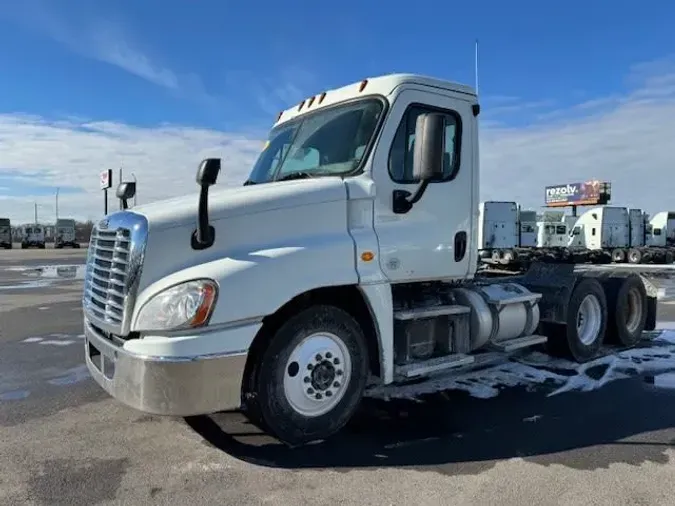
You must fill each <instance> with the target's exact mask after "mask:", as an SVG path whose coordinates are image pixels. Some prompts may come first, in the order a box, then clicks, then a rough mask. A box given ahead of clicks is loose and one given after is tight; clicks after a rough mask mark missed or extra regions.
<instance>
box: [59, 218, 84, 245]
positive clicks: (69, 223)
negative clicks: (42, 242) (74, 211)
mask: <svg viewBox="0 0 675 506" xmlns="http://www.w3.org/2000/svg"><path fill="white" fill-rule="evenodd" d="M66 246H70V247H71V248H79V247H80V243H79V242H77V240H76V238H75V220H72V219H58V220H56V227H55V229H54V248H56V249H61V248H64V247H66Z"/></svg>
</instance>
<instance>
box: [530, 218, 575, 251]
mask: <svg viewBox="0 0 675 506" xmlns="http://www.w3.org/2000/svg"><path fill="white" fill-rule="evenodd" d="M569 238H570V236H569V232H568V231H567V225H566V224H565V223H564V222H561V221H540V222H538V223H537V247H539V248H565V247H567V244H568V242H569Z"/></svg>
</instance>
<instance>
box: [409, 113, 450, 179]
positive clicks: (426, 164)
mask: <svg viewBox="0 0 675 506" xmlns="http://www.w3.org/2000/svg"><path fill="white" fill-rule="evenodd" d="M444 155H445V116H444V115H443V114H439V113H434V112H430V113H425V114H420V115H419V116H418V117H417V123H416V125H415V149H414V152H413V174H414V175H415V177H416V178H417V179H419V180H420V181H430V180H432V179H435V178H437V177H440V176H441V175H442V174H443V160H444V158H445V157H444Z"/></svg>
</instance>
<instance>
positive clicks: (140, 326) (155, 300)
mask: <svg viewBox="0 0 675 506" xmlns="http://www.w3.org/2000/svg"><path fill="white" fill-rule="evenodd" d="M217 295H218V286H217V285H216V283H215V282H214V281H211V280H208V279H198V280H194V281H187V282H185V283H181V284H179V285H176V286H172V287H171V288H167V289H166V290H163V291H161V292H159V293H158V294H157V295H155V296H153V297H152V298H151V299H150V300H149V301H148V302H146V303H145V304H144V305H143V307H142V308H141V310H140V311H139V312H138V317H137V318H136V325H135V326H134V327H135V329H134V330H139V331H140V330H146V331H147V330H179V329H187V328H194V327H200V326H202V325H204V324H206V323H207V322H208V321H209V318H210V317H211V312H212V311H213V308H214V306H215V302H216V297H217Z"/></svg>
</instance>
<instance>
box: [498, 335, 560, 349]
mask: <svg viewBox="0 0 675 506" xmlns="http://www.w3.org/2000/svg"><path fill="white" fill-rule="evenodd" d="M546 341H548V337H546V336H540V335H537V334H533V335H531V336H525V337H519V338H517V339H509V340H508V341H504V342H502V343H493V344H492V345H491V346H490V347H491V348H492V349H493V350H496V351H502V352H505V353H506V352H510V351H515V350H520V349H521V348H529V347H530V346H535V345H537V344H542V343H545V342H546Z"/></svg>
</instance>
